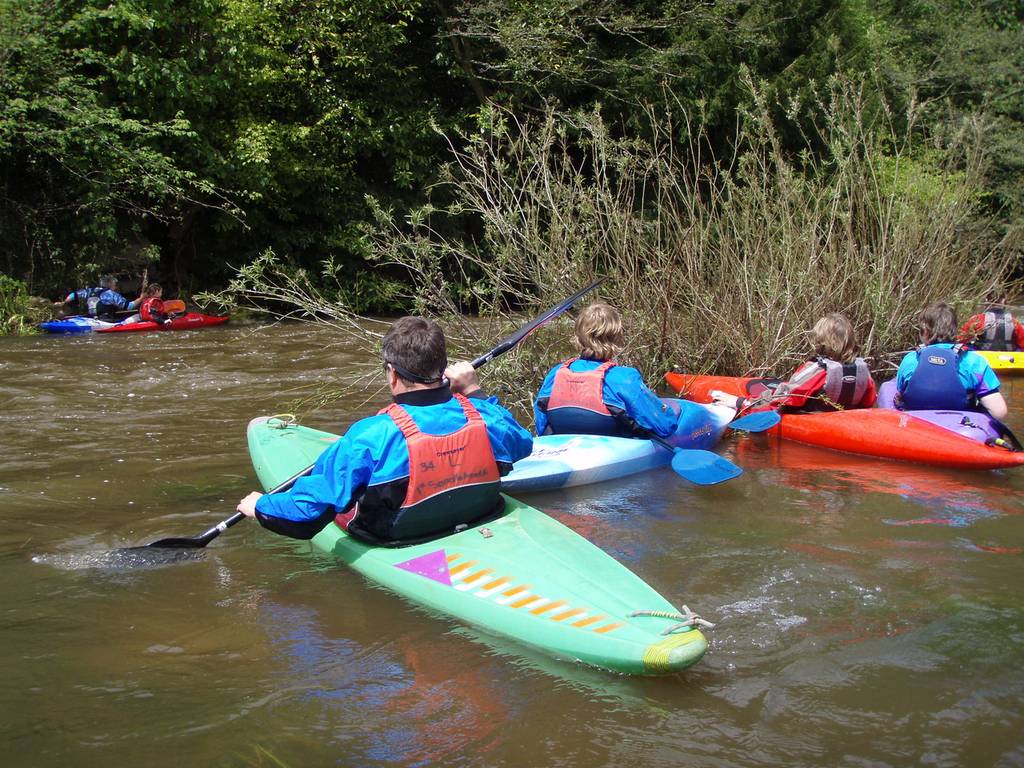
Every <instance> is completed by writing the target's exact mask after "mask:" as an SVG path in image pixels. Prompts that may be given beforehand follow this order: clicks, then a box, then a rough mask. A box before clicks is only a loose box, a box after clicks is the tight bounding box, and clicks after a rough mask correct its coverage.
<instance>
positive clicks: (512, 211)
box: [219, 78, 1013, 409]
mask: <svg viewBox="0 0 1024 768" xmlns="http://www.w3.org/2000/svg"><path fill="white" fill-rule="evenodd" d="M746 82H747V87H748V88H750V89H751V99H750V104H751V107H750V108H749V109H744V110H743V111H742V112H741V113H740V119H739V122H738V125H737V128H736V131H735V133H734V135H733V137H732V140H731V141H730V142H728V143H727V144H726V146H729V147H732V150H731V154H729V155H726V156H719V155H716V154H715V149H714V142H713V140H712V137H711V136H710V135H709V134H708V132H707V126H706V125H704V124H701V123H700V122H699V121H695V120H692V119H688V118H687V116H686V115H685V113H683V112H681V111H680V112H679V113H668V114H664V115H662V116H657V115H655V114H654V111H653V108H652V109H651V111H650V112H649V113H648V114H647V116H646V118H647V119H646V124H647V125H648V126H649V127H650V128H651V130H650V132H649V134H648V135H647V136H645V137H640V136H633V137H630V138H629V139H622V138H616V137H614V136H613V135H612V134H611V132H610V131H609V129H608V126H607V125H606V124H605V122H604V121H603V119H602V118H601V115H600V114H599V112H597V111H596V110H592V111H588V112H576V113H562V112H558V111H555V110H548V111H547V112H545V113H543V114H540V115H536V116H534V117H530V118H521V117H519V116H517V115H515V114H513V113H511V112H510V111H508V110H500V109H497V108H495V109H492V110H490V111H488V112H486V113H485V114H484V115H483V116H482V117H481V120H480V123H479V124H478V126H477V129H476V130H475V131H474V133H472V134H466V135H462V136H459V137H457V138H453V139H452V140H451V141H450V144H449V145H450V151H451V160H450V161H449V162H448V163H447V164H446V165H445V166H444V167H443V169H442V171H441V173H440V176H439V178H440V180H439V182H438V184H437V185H436V186H435V188H434V189H433V192H434V194H435V195H436V196H437V197H438V198H440V199H444V200H448V201H450V202H449V203H447V204H446V205H435V204H427V205H424V206H421V207H418V208H415V209H412V210H411V211H403V212H401V213H396V212H394V211H392V210H388V209H385V208H384V207H383V206H380V205H376V206H375V210H376V213H377V223H376V225H375V226H374V227H368V228H367V230H366V231H367V236H366V242H367V243H368V246H369V249H368V255H367V258H368V259H371V260H372V261H373V262H375V263H376V264H378V265H379V266H380V267H381V268H382V269H384V270H395V269H398V270H400V271H401V272H404V273H405V274H407V275H409V279H408V281H407V283H406V284H405V286H404V287H403V285H402V284H394V285H393V286H392V290H393V291H394V293H393V297H394V299H395V300H396V301H404V303H406V304H407V305H408V306H409V307H410V308H411V309H412V310H413V311H416V312H420V313H424V314H428V315H432V316H436V317H440V318H442V319H443V321H444V324H445V327H446V329H448V331H449V336H450V338H451V339H452V341H453V346H454V348H455V349H454V350H453V354H456V355H460V356H463V357H467V358H469V357H474V356H476V355H477V354H480V353H481V352H482V351H484V350H486V349H487V348H488V347H489V346H491V345H492V343H493V341H494V340H496V339H498V338H500V337H501V336H503V335H504V334H505V333H507V332H508V330H509V326H510V325H511V324H512V323H514V322H515V319H514V316H515V313H516V310H517V309H524V310H526V311H527V313H529V308H536V307H540V306H547V305H549V304H555V303H557V302H558V301H559V300H560V299H561V298H564V296H565V295H566V294H568V293H571V292H572V291H573V290H575V288H576V287H577V286H580V285H583V284H585V283H586V282H588V281H589V280H590V279H591V278H592V277H593V276H595V275H605V276H608V277H609V278H610V279H609V281H608V282H607V284H606V285H605V286H603V287H602V289H601V294H600V295H601V298H602V299H604V300H607V301H610V302H611V303H613V304H615V305H616V306H619V307H621V308H623V310H624V314H625V317H626V323H627V327H628V329H629V333H628V336H629V345H628V348H627V350H626V351H625V352H624V354H623V355H622V357H621V359H622V361H623V362H627V363H629V364H631V365H634V366H636V367H638V368H640V369H641V370H642V371H644V373H645V374H646V375H647V377H648V378H649V379H650V380H656V379H657V378H658V377H659V376H660V374H661V373H663V372H664V371H665V370H666V369H668V368H670V367H672V366H674V365H675V366H680V367H681V368H683V369H684V370H687V371H692V372H704V371H708V370H715V371H720V372H732V373H743V372H747V371H754V372H758V373H762V372H772V371H774V372H777V373H778V372H784V369H787V368H789V367H792V366H793V365H794V364H795V363H797V362H798V361H799V360H801V359H803V358H802V356H803V355H806V354H807V352H808V348H807V343H806V334H807V331H808V329H809V328H810V326H811V325H812V324H813V322H814V320H815V319H817V318H818V317H820V316H822V315H824V314H826V313H828V312H831V311H834V310H835V309H836V308H837V307H839V308H842V309H843V311H844V312H846V313H847V314H848V315H849V316H850V317H851V319H852V320H853V321H854V323H855V325H856V326H857V328H858V331H859V333H860V338H861V339H862V340H863V349H864V354H865V355H866V356H868V357H869V358H871V360H872V362H873V363H874V364H875V367H876V369H879V370H884V369H885V368H886V366H887V364H888V361H889V358H890V357H891V356H892V355H891V353H897V352H898V351H900V350H905V349H906V348H908V347H909V346H911V345H912V344H913V341H914V333H915V332H914V327H915V322H914V316H915V314H916V312H917V311H918V310H919V309H920V308H921V307H923V306H924V305H925V304H927V303H928V302H930V301H932V300H934V299H935V298H936V297H943V298H945V299H946V300H948V301H951V302H953V303H954V304H958V305H959V306H960V307H961V308H962V309H964V310H966V309H967V308H968V307H970V306H971V304H972V303H973V301H974V299H975V297H977V296H979V295H985V294H986V293H987V292H989V291H991V290H992V289H993V287H994V286H995V285H997V284H998V283H999V278H1000V276H1001V275H1004V274H1006V273H1007V270H1008V269H1009V268H1010V265H1011V262H1012V259H1013V251H1012V249H1010V248H1009V247H1007V240H1006V239H1005V238H1001V237H999V236H998V234H997V229H998V228H997V227H996V226H994V223H993V222H992V221H990V220H986V219H985V217H983V216H981V215H980V213H979V208H982V207H983V205H984V203H983V200H984V196H985V187H984V184H985V179H986V175H985V171H986V163H985V158H984V154H983V153H982V152H981V151H980V146H981V143H982V140H981V137H980V135H979V132H980V131H982V130H983V126H982V125H981V124H979V123H978V122H977V121H970V120H965V121H964V122H963V123H962V124H961V125H960V126H959V129H958V130H957V131H955V132H950V133H949V134H946V135H944V136H943V137H941V139H940V138H936V139H934V140H933V141H931V142H929V143H928V144H927V145H916V144H915V143H914V141H913V126H914V122H915V120H916V119H917V116H916V115H913V114H903V115H898V116H897V115H896V114H895V113H893V112H892V111H891V109H889V108H888V105H887V104H885V103H879V102H878V100H877V97H876V96H871V95H869V94H870V90H869V88H868V86H867V85H866V84H865V83H856V82H853V81H850V80H846V79H842V78H836V79H833V80H832V81H831V82H830V83H829V84H828V86H827V89H826V90H824V91H822V92H821V93H818V94H815V97H816V98H817V99H818V110H819V111H818V114H819V115H820V118H821V119H820V121H815V122H812V123H809V124H807V126H805V127H804V130H805V133H804V137H805V138H804V140H805V141H806V144H807V146H806V148H805V150H804V151H803V152H798V153H792V154H790V153H787V152H785V151H784V150H783V149H782V141H781V137H780V134H779V131H780V129H779V128H777V127H776V121H775V120H773V119H772V114H773V112H774V107H775V106H777V105H776V104H773V103H772V101H771V100H770V98H769V97H768V96H766V95H765V94H764V93H763V92H761V91H759V90H757V87H756V85H755V84H754V83H753V81H752V80H751V79H750V78H748V79H747V81H746ZM879 114H880V115H881V116H880V117H879V116H878V115H879ZM879 121H884V122H885V124H886V130H885V131H879V130H877V125H878V122H879ZM679 122H684V123H685V125H684V127H683V128H680V127H679V125H678V123H679ZM900 126H904V127H902V128H901V127H900ZM679 135H684V136H686V137H688V138H687V140H686V141H685V142H678V141H677V140H676V138H675V137H677V136H679ZM812 147H816V148H817V150H816V151H815V152H813V153H812V152H811V148H812ZM467 219H468V220H471V221H473V222H475V223H476V224H477V225H478V228H477V229H476V231H475V232H474V235H473V237H472V238H466V237H464V236H462V233H461V232H460V229H459V227H458V226H457V225H458V223H459V222H462V221H465V220H467ZM327 276H330V278H331V284H332V286H333V287H330V288H324V287H323V286H324V285H325V283H324V281H323V280H320V281H313V280H311V279H310V276H309V275H308V274H307V273H304V272H302V271H298V272H297V271H294V270H292V269H290V268H289V267H288V266H287V265H286V264H284V263H283V262H281V261H280V260H279V259H276V258H275V257H274V256H273V255H272V254H265V255H264V257H263V258H261V259H260V260H258V261H257V262H256V263H254V264H253V265H251V266H250V267H249V268H248V269H247V270H245V271H244V273H243V278H242V279H240V280H237V281H235V282H233V283H232V285H231V287H230V290H229V291H228V292H226V293H225V294H222V295H221V296H220V297H219V298H220V300H222V301H227V302H237V301H249V302H252V303H254V304H255V305H257V306H264V307H267V306H276V307H278V309H277V310H276V311H277V312H278V314H280V315H282V316H288V317H293V318H294V317H302V318H306V319H310V320H316V321H318V322H330V323H333V324H335V325H336V327H339V329H341V330H343V331H344V332H345V333H346V334H347V335H350V336H357V337H360V338H362V341H363V343H364V345H365V347H366V349H367V350H368V351H369V350H372V349H373V348H374V346H375V344H376V337H377V336H378V334H379V331H380V329H379V328H378V327H377V326H375V325H368V324H366V323H365V322H362V321H361V320H360V318H359V317H358V315H357V314H356V312H355V311H354V310H353V308H352V306H353V305H352V302H351V301H346V298H345V297H346V291H347V288H348V286H347V283H346V275H345V273H344V271H342V270H340V269H337V268H336V265H332V264H330V263H327V264H325V269H324V272H323V277H327ZM469 309H473V310H477V311H479V312H480V313H481V314H482V315H484V316H485V317H486V318H492V319H495V318H496V319H499V322H498V323H497V324H495V323H493V322H479V321H467V319H466V317H465V316H466V312H467V310H469ZM502 318H504V324H502V322H501V319H502ZM558 328H559V329H560V331H559V332H555V333H552V332H551V331H546V332H545V333H544V334H542V337H543V338H542V339H540V340H538V341H537V342H534V341H531V343H530V345H524V348H523V349H521V350H519V351H517V353H516V354H513V355H509V356H507V358H502V359H501V360H500V361H499V362H497V363H495V364H494V369H495V370H494V371H490V372H489V373H488V379H489V381H490V382H492V383H493V382H499V386H500V388H501V390H502V393H503V395H504V396H505V398H506V399H508V400H510V401H511V402H514V403H516V404H517V405H518V406H519V407H520V408H523V409H526V405H527V403H528V399H529V397H530V395H531V394H532V391H531V390H532V386H533V385H534V384H535V383H536V382H538V381H540V380H541V378H542V377H543V375H544V373H545V372H546V371H547V368H548V367H550V365H551V364H552V361H554V360H556V359H560V358H562V357H565V356H567V355H568V354H569V353H570V352H571V351H572V347H571V343H570V340H571V325H570V324H569V323H568V322H563V323H561V324H559V325H558ZM369 372H370V373H372V371H369ZM361 385H362V382H360V386H361Z"/></svg>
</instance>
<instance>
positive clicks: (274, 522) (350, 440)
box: [256, 387, 533, 539]
mask: <svg viewBox="0 0 1024 768" xmlns="http://www.w3.org/2000/svg"><path fill="white" fill-rule="evenodd" d="M470 397H471V398H472V401H473V405H474V406H476V409H477V410H478V411H479V412H480V415H481V416H482V417H483V420H484V423H485V424H486V425H487V436H488V437H489V438H490V441H491V448H492V450H493V451H494V459H495V461H496V462H497V463H498V470H499V471H500V472H501V474H503V475H504V474H507V473H508V472H509V470H510V469H511V468H512V464H513V463H514V462H516V461H519V459H522V458H524V457H526V456H528V455H529V454H530V451H532V450H533V438H532V437H531V436H530V433H529V432H527V431H526V430H525V429H523V427H522V426H520V425H519V422H517V421H516V420H515V417H513V416H512V414H511V413H509V412H508V411H507V410H505V409H504V408H503V407H502V406H501V405H499V404H498V401H497V398H494V397H484V396H483V395H482V393H479V392H477V393H474V394H473V395H470ZM395 402H397V403H398V404H399V405H401V406H402V407H403V408H404V409H405V410H406V411H407V412H408V413H409V415H410V416H411V417H412V419H413V421H414V422H416V426H417V427H419V428H420V430H422V431H423V432H426V433H427V434H431V435H444V434H448V433H451V432H454V431H455V430H457V429H459V428H460V427H462V426H463V425H465V423H466V417H465V415H464V414H463V412H462V407H461V406H460V405H459V403H458V401H456V400H455V398H453V397H452V396H451V392H450V391H449V389H448V388H447V387H441V388H438V389H426V390H423V389H421V390H414V391H412V392H405V393H402V394H400V395H397V396H396V397H395ZM408 476H409V450H408V448H407V447H406V443H405V437H403V436H402V433H401V431H400V430H399V429H398V427H397V425H396V424H395V422H394V421H393V420H392V419H391V417H390V416H387V415H386V414H378V415H376V416H370V417H369V418H365V419H362V420H360V421H357V422H356V423H355V424H353V425H352V426H351V427H349V430H348V431H347V432H346V433H345V434H344V435H343V436H342V437H341V438H339V439H338V441H337V442H336V443H334V444H333V445H331V446H330V447H328V448H327V450H325V451H324V452H323V453H322V454H321V455H320V458H319V459H317V461H316V464H315V465H314V467H313V471H312V473H311V474H310V475H308V476H307V477H301V478H299V479H298V480H296V481H295V485H293V486H292V488H291V490H289V491H288V492H286V493H275V494H272V495H264V496H261V497H260V499H259V501H257V502H256V519H257V520H258V521H259V523H260V525H262V526H263V527H264V528H267V529H269V530H272V531H274V532H275V533H280V534H283V535H285V536H291V537H293V538H297V539H309V538H312V537H313V536H315V535H316V534H317V533H319V532H320V530H322V529H323V527H324V526H326V525H327V524H328V523H329V522H330V521H331V520H332V519H333V518H334V516H335V514H337V513H339V512H344V511H345V510H347V509H348V508H349V507H350V506H351V505H352V504H353V503H354V502H356V501H358V500H359V498H360V497H361V496H362V495H363V493H364V491H365V490H366V489H367V488H368V487H370V486H378V485H384V484H387V483H394V482H396V481H399V480H402V479H403V478H407V477H408Z"/></svg>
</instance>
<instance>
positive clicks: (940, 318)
mask: <svg viewBox="0 0 1024 768" xmlns="http://www.w3.org/2000/svg"><path fill="white" fill-rule="evenodd" d="M917 330H918V332H919V333H920V334H921V341H922V343H924V344H937V343H942V342H951V341H953V340H954V339H956V334H957V322H956V310H955V309H953V308H952V307H951V306H949V304H946V303H945V302H943V301H937V302H935V303H934V304H929V305H928V306H927V307H925V308H924V309H923V310H921V314H920V315H918V316H917Z"/></svg>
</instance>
